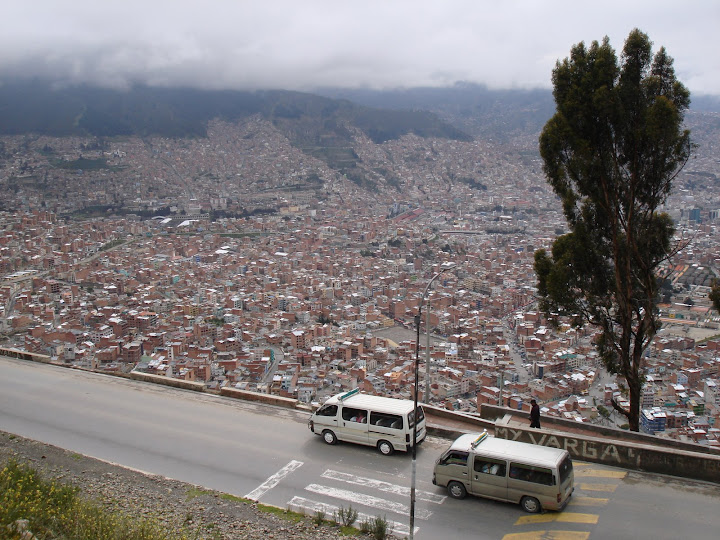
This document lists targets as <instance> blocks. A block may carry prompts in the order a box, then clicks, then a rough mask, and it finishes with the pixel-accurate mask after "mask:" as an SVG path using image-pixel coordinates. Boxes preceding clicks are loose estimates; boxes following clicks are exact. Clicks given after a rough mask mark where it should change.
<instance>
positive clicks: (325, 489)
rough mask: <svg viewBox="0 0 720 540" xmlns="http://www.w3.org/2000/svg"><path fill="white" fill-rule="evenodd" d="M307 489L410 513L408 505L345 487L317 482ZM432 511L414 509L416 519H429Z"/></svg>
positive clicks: (363, 503) (358, 502)
mask: <svg viewBox="0 0 720 540" xmlns="http://www.w3.org/2000/svg"><path fill="white" fill-rule="evenodd" d="M305 489H306V490H307V491H311V492H313V493H319V494H320V495H326V496H328V497H334V498H336V499H342V500H343V501H350V502H353V503H357V504H361V505H363V506H370V507H371V508H377V509H378V510H381V511H383V512H395V513H396V514H401V515H410V507H409V506H407V505H405V504H402V503H398V502H395V501H388V500H386V499H381V498H379V497H373V496H372V495H365V494H362V493H356V492H354V491H348V490H346V489H338V488H333V487H330V486H321V485H319V484H310V485H309V486H307V487H306V488H305ZM431 515H432V512H429V511H427V510H418V509H415V517H416V518H418V519H429V518H430V516H431Z"/></svg>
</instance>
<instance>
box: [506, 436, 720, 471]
mask: <svg viewBox="0 0 720 540" xmlns="http://www.w3.org/2000/svg"><path fill="white" fill-rule="evenodd" d="M495 436H496V437H498V438H502V439H510V440H513V441H521V442H525V443H530V444H538V445H541V446H550V447H553V448H563V449H565V450H567V451H568V452H569V453H570V455H571V456H572V458H573V459H578V460H582V461H591V462H594V463H602V464H603V465H612V466H615V467H621V468H624V469H631V470H638V471H646V472H653V473H660V474H669V475H673V476H680V477H683V478H694V479H697V480H706V481H709V482H720V456H715V455H710V454H703V453H700V452H688V451H685V450H682V451H681V450H676V449H674V448H661V447H658V446H650V445H643V444H638V443H635V442H631V441H623V440H618V439H615V440H613V439H601V438H597V437H590V436H587V435H576V434H571V433H566V432H561V431H553V430H548V429H545V428H543V429H533V428H530V427H515V426H502V425H499V424H498V425H497V426H496V427H495Z"/></svg>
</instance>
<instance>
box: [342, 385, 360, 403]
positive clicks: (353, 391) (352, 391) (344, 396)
mask: <svg viewBox="0 0 720 540" xmlns="http://www.w3.org/2000/svg"><path fill="white" fill-rule="evenodd" d="M359 393H360V387H357V388H353V389H352V390H350V391H349V392H345V393H344V394H341V395H339V396H338V399H339V400H340V401H343V400H345V399H347V398H349V397H352V396H354V395H355V394H359Z"/></svg>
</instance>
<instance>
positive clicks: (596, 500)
mask: <svg viewBox="0 0 720 540" xmlns="http://www.w3.org/2000/svg"><path fill="white" fill-rule="evenodd" d="M609 500H610V499H603V498H600V497H573V498H572V499H570V504H571V505H576V504H581V505H583V506H605V505H606V504H607V503H608V501H609Z"/></svg>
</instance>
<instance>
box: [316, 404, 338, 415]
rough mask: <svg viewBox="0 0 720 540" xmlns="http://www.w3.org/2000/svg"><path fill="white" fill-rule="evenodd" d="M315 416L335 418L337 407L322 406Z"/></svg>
mask: <svg viewBox="0 0 720 540" xmlns="http://www.w3.org/2000/svg"><path fill="white" fill-rule="evenodd" d="M315 414H316V415H318V416H337V405H323V406H322V407H320V408H319V409H318V410H317V412H316V413H315Z"/></svg>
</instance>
